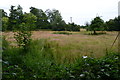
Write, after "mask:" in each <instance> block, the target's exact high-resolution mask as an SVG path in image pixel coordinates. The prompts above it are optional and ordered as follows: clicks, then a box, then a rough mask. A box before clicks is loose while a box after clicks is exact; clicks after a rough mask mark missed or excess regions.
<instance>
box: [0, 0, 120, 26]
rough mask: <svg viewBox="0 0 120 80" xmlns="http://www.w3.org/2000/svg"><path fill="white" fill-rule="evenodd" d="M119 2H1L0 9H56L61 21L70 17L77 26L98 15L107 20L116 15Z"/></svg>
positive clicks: (79, 0)
mask: <svg viewBox="0 0 120 80" xmlns="http://www.w3.org/2000/svg"><path fill="white" fill-rule="evenodd" d="M118 1H119V0H2V1H1V3H0V8H3V9H5V11H7V12H9V9H10V6H11V5H15V6H17V5H18V4H20V5H21V6H22V7H23V11H26V12H29V8H30V7H31V6H33V7H36V8H39V9H43V10H44V11H45V10H46V9H53V8H55V9H58V10H59V11H60V12H61V14H62V16H63V19H64V20H65V21H66V22H70V17H73V21H74V22H75V23H77V24H84V23H85V22H86V21H88V22H89V21H90V20H91V19H92V18H94V17H95V16H96V14H99V16H102V19H104V20H109V19H111V18H114V17H116V16H117V15H118V11H117V10H118Z"/></svg>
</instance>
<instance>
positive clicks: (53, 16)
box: [46, 9, 66, 31]
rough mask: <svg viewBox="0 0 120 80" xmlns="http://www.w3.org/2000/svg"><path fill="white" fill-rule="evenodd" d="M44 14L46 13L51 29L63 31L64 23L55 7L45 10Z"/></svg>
mask: <svg viewBox="0 0 120 80" xmlns="http://www.w3.org/2000/svg"><path fill="white" fill-rule="evenodd" d="M46 14H47V15H48V20H49V21H50V24H51V26H52V27H51V28H52V30H55V31H64V30H65V26H66V23H65V21H64V20H63V19H62V16H61V14H60V12H59V11H58V10H56V9H53V10H52V11H51V10H49V9H48V10H46Z"/></svg>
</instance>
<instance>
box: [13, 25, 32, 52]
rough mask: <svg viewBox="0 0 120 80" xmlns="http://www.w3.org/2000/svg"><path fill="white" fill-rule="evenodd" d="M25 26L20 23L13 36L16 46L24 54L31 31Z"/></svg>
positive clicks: (29, 40)
mask: <svg viewBox="0 0 120 80" xmlns="http://www.w3.org/2000/svg"><path fill="white" fill-rule="evenodd" d="M26 25H28V24H25V23H22V24H21V25H20V29H19V31H17V32H16V33H15V34H14V35H15V36H14V38H15V39H16V41H17V44H18V46H19V47H22V48H23V51H24V52H26V50H28V47H29V44H30V42H31V31H29V27H26Z"/></svg>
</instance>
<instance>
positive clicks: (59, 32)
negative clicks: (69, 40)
mask: <svg viewBox="0 0 120 80" xmlns="http://www.w3.org/2000/svg"><path fill="white" fill-rule="evenodd" d="M53 34H65V35H70V34H72V33H70V32H66V31H58V32H53Z"/></svg>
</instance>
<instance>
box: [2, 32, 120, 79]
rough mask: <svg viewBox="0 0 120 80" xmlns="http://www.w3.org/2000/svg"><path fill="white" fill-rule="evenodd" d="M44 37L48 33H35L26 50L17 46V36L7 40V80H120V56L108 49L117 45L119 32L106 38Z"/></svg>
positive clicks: (65, 34) (54, 34)
mask: <svg viewBox="0 0 120 80" xmlns="http://www.w3.org/2000/svg"><path fill="white" fill-rule="evenodd" d="M39 33H41V34H39ZM42 33H44V31H43V32H40V31H38V32H37V31H35V32H32V34H33V35H32V38H34V39H32V38H30V39H31V41H30V42H29V44H27V43H24V44H27V45H29V46H25V45H22V47H21V46H17V45H16V44H17V43H18V42H15V41H14V37H13V36H15V35H11V37H9V38H8V37H7V36H6V37H3V41H2V44H3V46H2V47H3V54H2V55H3V62H2V63H3V80H6V79H13V80H14V79H15V80H18V79H25V80H28V79H32V80H33V79H48V80H58V79H60V80H119V79H120V75H119V74H120V67H119V66H120V58H119V57H120V54H118V53H117V51H116V50H117V49H115V48H116V47H115V46H114V47H113V48H112V49H111V48H110V45H108V44H109V43H111V42H113V40H114V35H116V33H115V32H108V33H107V34H105V35H104V34H102V35H88V34H87V33H86V32H53V31H52V32H51V31H48V32H45V33H44V34H42ZM46 33H47V34H46ZM37 34H39V35H37ZM36 35H37V36H36ZM110 36H111V37H110ZM38 37H39V38H38ZM81 37H82V38H81ZM111 38H112V39H111ZM11 39H13V40H11ZM105 41H106V42H105ZM19 44H22V43H19ZM105 45H106V46H105ZM115 45H116V44H115ZM24 47H26V48H24ZM110 49H111V50H110Z"/></svg>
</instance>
